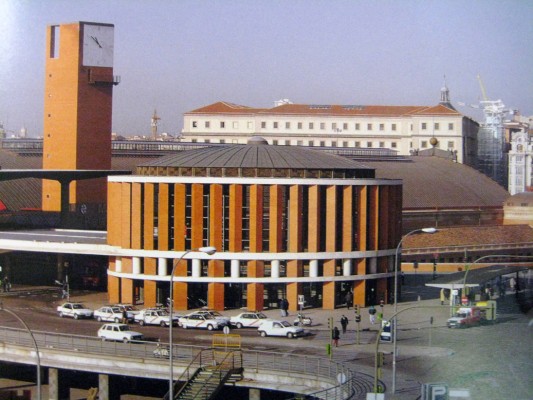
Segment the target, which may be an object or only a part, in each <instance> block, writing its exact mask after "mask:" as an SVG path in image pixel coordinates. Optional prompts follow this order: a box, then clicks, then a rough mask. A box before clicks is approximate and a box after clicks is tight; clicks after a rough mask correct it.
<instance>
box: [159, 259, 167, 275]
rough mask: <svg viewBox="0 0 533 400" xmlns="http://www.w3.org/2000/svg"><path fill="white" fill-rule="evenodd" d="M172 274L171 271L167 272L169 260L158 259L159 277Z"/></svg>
mask: <svg viewBox="0 0 533 400" xmlns="http://www.w3.org/2000/svg"><path fill="white" fill-rule="evenodd" d="M169 273H170V271H167V259H166V258H161V257H160V258H158V259H157V275H159V276H166V275H168V274H169Z"/></svg>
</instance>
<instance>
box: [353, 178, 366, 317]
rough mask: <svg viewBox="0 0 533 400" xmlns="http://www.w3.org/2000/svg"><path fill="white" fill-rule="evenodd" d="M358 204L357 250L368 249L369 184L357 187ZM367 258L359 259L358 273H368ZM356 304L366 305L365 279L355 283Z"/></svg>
mask: <svg viewBox="0 0 533 400" xmlns="http://www.w3.org/2000/svg"><path fill="white" fill-rule="evenodd" d="M357 191H358V196H357V204H356V205H355V207H356V209H357V216H358V218H357V225H356V227H355V229H356V231H357V238H358V243H357V250H358V251H365V250H367V234H368V232H367V226H368V225H367V223H368V186H360V187H358V188H357ZM366 264H367V260H366V258H362V259H360V260H358V261H357V266H356V271H355V272H356V274H357V275H365V274H366ZM353 293H354V299H353V301H354V304H359V305H361V306H364V305H366V282H365V281H355V284H354V292H353Z"/></svg>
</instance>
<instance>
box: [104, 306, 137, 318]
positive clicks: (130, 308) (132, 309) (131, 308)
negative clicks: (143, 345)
mask: <svg viewBox="0 0 533 400" xmlns="http://www.w3.org/2000/svg"><path fill="white" fill-rule="evenodd" d="M111 307H118V308H120V310H121V311H124V310H126V312H127V313H128V318H130V317H129V315H130V314H131V320H133V317H134V316H135V315H136V314H139V313H140V312H141V311H140V310H139V309H138V308H136V307H135V306H133V305H131V304H114V305H112V306H111Z"/></svg>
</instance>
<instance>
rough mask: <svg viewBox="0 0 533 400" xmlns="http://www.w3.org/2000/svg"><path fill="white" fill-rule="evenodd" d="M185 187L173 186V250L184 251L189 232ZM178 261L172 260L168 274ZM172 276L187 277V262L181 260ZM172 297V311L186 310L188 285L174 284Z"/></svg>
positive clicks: (180, 185) (181, 185)
mask: <svg viewBox="0 0 533 400" xmlns="http://www.w3.org/2000/svg"><path fill="white" fill-rule="evenodd" d="M186 194H187V187H186V186H185V184H182V183H177V184H175V185H174V250H176V251H184V250H185V239H186V238H187V234H188V233H189V230H188V229H187V225H186V223H185V205H186V201H187V198H186V197H187V196H186ZM177 261H178V260H177V259H176V260H172V264H171V265H170V264H169V268H168V273H169V274H170V273H172V269H173V268H174V265H175V263H176V262H177ZM174 276H187V260H181V261H180V263H179V265H177V266H176V268H175V270H174ZM172 290H173V293H172V296H173V297H174V307H173V308H174V309H175V310H187V309H188V308H189V306H188V301H187V297H188V295H189V292H188V284H187V283H186V282H174V287H173V288H172Z"/></svg>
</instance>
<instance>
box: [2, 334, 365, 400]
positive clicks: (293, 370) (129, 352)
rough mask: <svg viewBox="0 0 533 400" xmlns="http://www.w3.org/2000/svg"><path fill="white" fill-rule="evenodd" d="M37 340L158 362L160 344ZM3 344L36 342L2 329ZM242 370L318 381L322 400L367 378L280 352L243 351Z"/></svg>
mask: <svg viewBox="0 0 533 400" xmlns="http://www.w3.org/2000/svg"><path fill="white" fill-rule="evenodd" d="M33 335H34V337H35V340H36V341H37V343H38V345H39V349H40V351H41V352H43V353H45V352H46V351H47V350H62V351H65V352H75V353H76V354H77V357H81V354H82V353H88V354H105V355H106V356H107V357H112V356H117V357H131V358H148V359H155V353H154V351H155V350H156V349H157V348H158V345H160V344H158V343H157V342H145V341H139V342H130V343H123V342H110V341H102V339H100V338H97V337H90V336H81V335H66V334H61V333H49V332H42V331H33ZM0 341H2V342H4V343H10V344H14V345H20V346H26V347H31V348H33V342H32V341H31V338H30V337H29V335H28V334H27V332H26V331H25V330H23V329H17V328H10V327H3V326H0ZM202 350H205V347H201V346H193V345H179V344H175V345H174V348H173V354H174V360H175V361H176V362H179V363H180V364H182V365H183V364H186V365H188V364H190V363H191V362H192V361H193V360H194V359H195V357H197V356H198V355H199V354H201V352H202ZM242 367H243V368H244V370H245V371H251V372H255V373H261V372H262V373H267V372H273V373H276V374H280V375H282V376H285V377H286V376H294V377H298V378H304V377H305V379H310V380H315V381H316V382H317V386H319V384H320V383H321V384H323V386H327V385H331V388H328V389H324V390H320V391H317V392H316V396H315V395H314V394H313V395H309V396H314V397H308V398H320V399H328V400H329V399H337V400H339V399H342V400H344V399H350V398H353V396H354V393H355V392H359V393H360V392H361V390H362V389H361V387H359V388H357V387H356V386H357V382H358V381H360V380H364V379H366V378H367V375H366V374H362V373H358V372H354V371H352V370H351V369H350V368H348V367H346V366H345V365H343V364H342V363H339V362H335V361H332V360H329V359H327V358H321V357H316V356H306V355H298V354H286V353H280V352H269V351H255V350H242Z"/></svg>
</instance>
